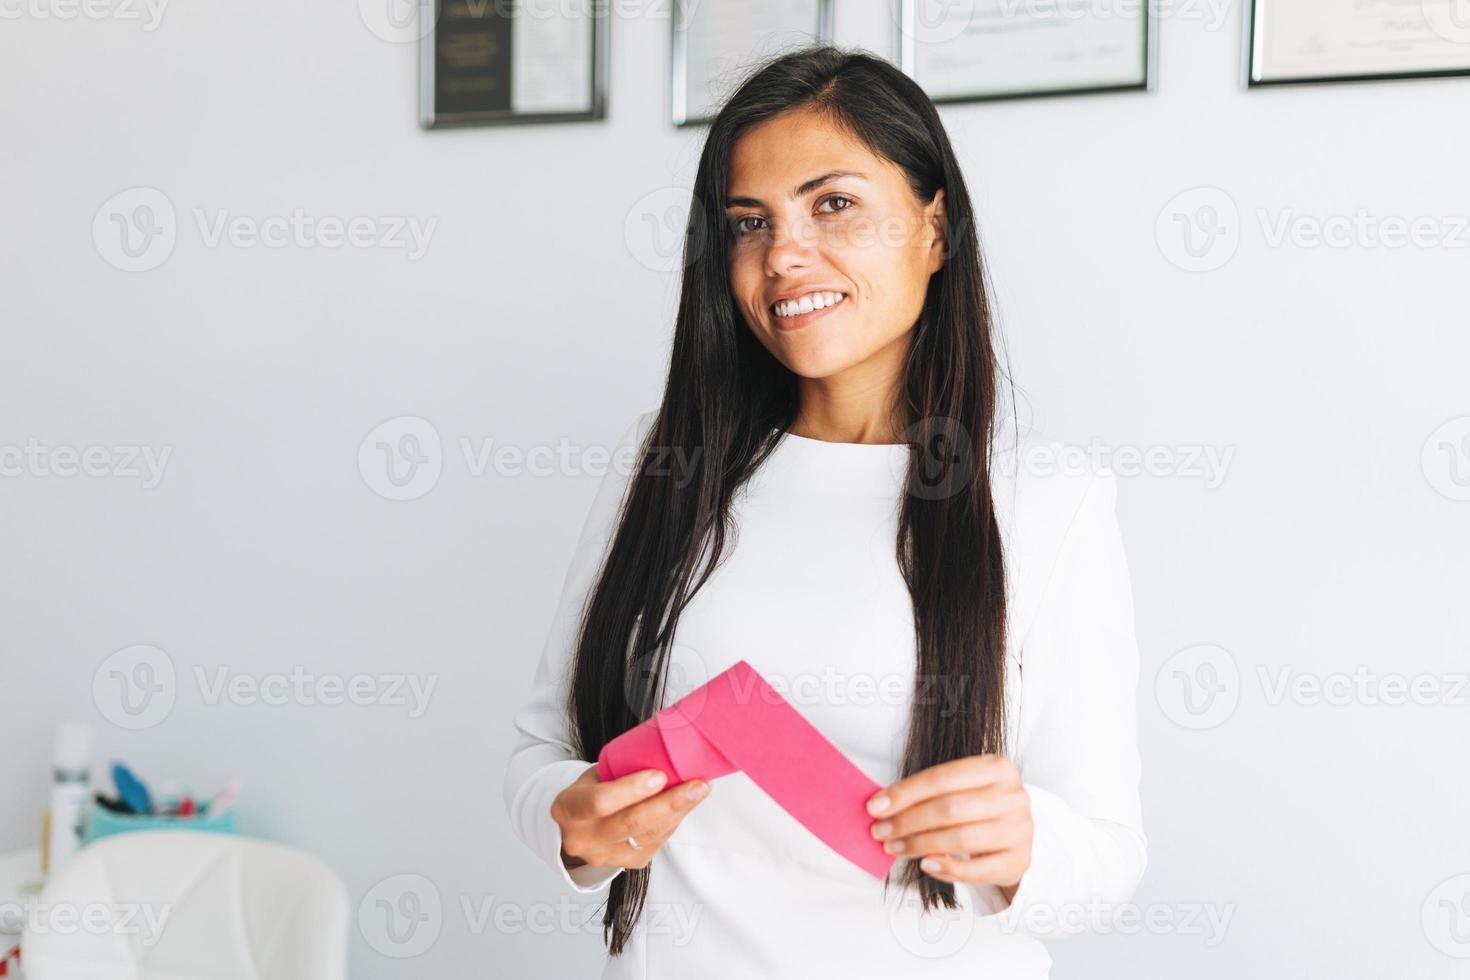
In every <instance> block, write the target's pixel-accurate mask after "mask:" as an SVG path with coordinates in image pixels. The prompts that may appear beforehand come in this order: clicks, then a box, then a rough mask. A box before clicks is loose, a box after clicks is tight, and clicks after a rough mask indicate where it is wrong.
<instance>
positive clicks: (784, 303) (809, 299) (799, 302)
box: [772, 293, 847, 317]
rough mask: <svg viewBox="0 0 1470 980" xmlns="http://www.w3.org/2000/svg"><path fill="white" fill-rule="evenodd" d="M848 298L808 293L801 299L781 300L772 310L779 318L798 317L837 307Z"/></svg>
mask: <svg viewBox="0 0 1470 980" xmlns="http://www.w3.org/2000/svg"><path fill="white" fill-rule="evenodd" d="M846 298H847V294H846V293H807V294H806V295H805V296H803V297H801V298H800V299H795V300H789V299H787V300H781V301H780V302H778V303H775V304H773V306H772V309H774V310H775V311H776V315H777V316H779V317H788V316H798V315H800V314H802V313H810V312H812V311H813V310H824V309H826V308H827V307H829V306H836V305H837V304H838V303H840V302H842V301H843V300H844V299H846Z"/></svg>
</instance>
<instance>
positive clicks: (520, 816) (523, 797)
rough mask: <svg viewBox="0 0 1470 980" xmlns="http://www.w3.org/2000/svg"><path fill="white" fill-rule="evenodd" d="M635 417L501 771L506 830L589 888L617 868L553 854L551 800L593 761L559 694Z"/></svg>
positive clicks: (631, 454) (612, 465)
mask: <svg viewBox="0 0 1470 980" xmlns="http://www.w3.org/2000/svg"><path fill="white" fill-rule="evenodd" d="M656 415H657V413H656V412H645V413H643V414H642V415H639V416H638V417H637V418H636V419H635V420H634V421H633V423H632V424H631V425H629V426H628V428H627V430H626V431H624V433H623V435H622V438H621V439H619V441H618V446H617V448H616V449H615V450H614V451H613V453H612V458H611V459H610V460H609V462H608V469H607V473H606V475H604V476H603V478H602V483H601V484H600V485H599V487H598V489H597V495H596V497H595V498H594V499H593V501H592V507H591V510H590V511H589V512H588V514H587V518H586V520H585V522H584V523H583V525H582V533H581V536H580V537H579V538H578V539H577V546H576V550H575V551H574V552H573V554H572V562H571V567H570V568H568V569H567V574H566V578H565V580H564V581H563V583H562V590H561V598H560V600H559V601H558V603H557V608H556V614H555V616H554V618H553V620H552V623H551V631H550V635H549V636H548V638H547V641H546V646H545V648H544V649H543V650H542V652H541V662H540V664H539V665H538V666H537V668H536V674H535V677H534V679H533V681H532V684H531V693H530V696H529V697H528V698H527V699H526V701H525V702H524V703H523V704H522V706H521V708H520V709H519V710H518V711H516V713H515V717H514V723H515V728H516V738H515V744H514V745H513V746H512V748H511V753H510V761H509V763H508V765H507V766H506V770H505V807H506V812H507V813H508V814H509V816H510V825H511V829H512V830H514V831H515V835H516V836H517V837H518V838H520V840H521V842H522V843H523V844H525V845H526V846H527V847H529V848H530V849H531V850H532V852H534V853H535V854H536V855H537V856H539V857H540V858H541V859H542V860H543V861H545V862H546V863H547V864H548V865H550V866H551V867H552V869H553V870H555V871H556V872H557V873H558V874H560V875H561V877H562V879H563V880H564V881H565V882H566V883H567V884H568V885H570V886H571V887H572V888H573V889H574V890H576V891H579V892H584V893H590V892H597V891H601V890H602V889H604V888H606V887H608V885H609V883H610V882H611V881H612V880H613V879H614V878H616V877H617V876H618V875H619V874H620V873H621V872H622V871H623V869H622V868H598V867H590V866H587V865H583V866H582V867H580V868H576V869H573V870H571V871H568V870H567V868H566V866H565V865H564V864H562V860H561V846H562V840H561V827H560V826H559V825H558V824H557V822H556V821H555V820H553V819H552V818H551V803H552V801H553V800H555V799H556V796H557V794H558V793H560V792H561V791H562V790H564V789H566V788H567V787H568V786H570V785H571V784H572V783H574V782H576V781H577V778H578V777H579V776H581V775H582V773H583V772H585V771H586V770H587V768H588V767H589V766H592V765H595V764H596V763H595V760H593V761H588V760H585V759H579V758H577V756H576V755H575V753H574V751H573V742H572V737H571V723H570V720H569V718H568V715H567V695H568V693H569V683H570V679H571V669H572V658H573V656H574V655H575V653H576V650H575V643H576V639H577V628H578V626H579V625H580V623H581V617H582V612H583V607H584V605H585V604H586V602H587V599H588V596H589V593H590V591H591V588H592V585H593V582H594V580H595V579H596V577H597V573H598V571H599V570H600V568H601V566H602V562H603V559H604V557H605V556H606V553H607V550H608V547H609V546H610V544H611V540H612V533H613V530H614V526H615V523H616V521H617V518H618V514H619V511H620V510H621V508H622V504H623V497H624V495H625V493H626V491H627V488H628V486H629V485H630V484H631V482H632V480H631V477H632V473H633V470H634V468H635V466H636V463H637V449H638V447H639V446H641V445H642V442H643V438H644V436H645V435H646V433H647V432H648V429H649V428H650V427H651V426H652V424H653V421H654V419H655V418H656Z"/></svg>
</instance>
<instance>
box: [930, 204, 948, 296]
mask: <svg viewBox="0 0 1470 980" xmlns="http://www.w3.org/2000/svg"><path fill="white" fill-rule="evenodd" d="M944 212H945V207H944V188H943V187H941V188H939V190H937V191H935V192H934V199H933V200H932V201H930V202H929V203H928V204H926V205H924V221H925V224H926V225H928V227H929V229H930V233H931V234H932V235H933V239H932V240H931V241H930V243H929V274H930V275H931V276H932V275H933V274H934V273H936V272H938V271H939V270H940V269H942V268H943V267H944V262H945V259H947V258H948V257H949V222H948V219H947V218H946V217H945V213H944Z"/></svg>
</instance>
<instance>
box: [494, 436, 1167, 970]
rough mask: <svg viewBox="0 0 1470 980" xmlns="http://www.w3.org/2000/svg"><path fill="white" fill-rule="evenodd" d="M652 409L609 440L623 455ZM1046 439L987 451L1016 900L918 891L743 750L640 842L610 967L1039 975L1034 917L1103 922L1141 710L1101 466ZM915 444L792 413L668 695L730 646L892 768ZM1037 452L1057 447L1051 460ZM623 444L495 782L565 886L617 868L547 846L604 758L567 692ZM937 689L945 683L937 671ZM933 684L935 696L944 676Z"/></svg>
mask: <svg viewBox="0 0 1470 980" xmlns="http://www.w3.org/2000/svg"><path fill="white" fill-rule="evenodd" d="M654 416H655V413H654V412H646V413H644V414H642V415H640V416H638V417H637V419H635V420H634V422H633V423H632V424H631V425H630V426H629V427H628V429H627V430H626V431H625V433H624V434H623V437H622V440H621V442H620V446H619V449H618V451H617V452H616V453H615V454H614V460H615V461H616V460H619V459H621V460H623V461H624V463H626V461H627V460H628V459H629V458H630V455H629V454H630V453H631V451H632V450H631V447H634V446H636V445H638V444H641V442H642V441H643V438H644V436H645V434H646V433H647V432H648V429H649V428H650V427H651V425H652V423H653V420H654ZM1079 459H1080V454H1072V455H1067V454H1066V453H1065V451H1064V449H1063V447H1060V446H1058V445H1056V444H1054V443H1043V444H1027V443H1023V444H1022V446H1021V447H1020V448H1019V449H1018V448H1016V447H1014V446H1012V447H1011V448H1009V449H1007V450H1002V451H999V452H998V453H997V456H996V458H995V466H994V473H993V476H992V488H993V493H994V498H995V503H996V510H997V514H998V516H999V520H1000V524H1001V529H1002V541H1003V543H1004V547H1005V560H1006V572H1007V604H1008V613H1007V631H1008V641H1007V679H1006V707H1007V728H1008V731H1007V746H1008V751H1009V753H1010V755H1011V757H1012V758H1013V759H1014V761H1015V762H1016V763H1017V765H1018V766H1019V768H1020V771H1021V776H1022V780H1023V783H1024V785H1025V788H1026V791H1027V792H1028V794H1029V796H1030V800H1031V815H1032V820H1033V822H1034V826H1035V834H1034V839H1033V844H1032V855H1031V866H1030V869H1029V870H1028V871H1026V873H1025V875H1024V876H1023V878H1022V880H1021V883H1020V887H1019V890H1018V892H1017V894H1016V896H1015V900H1014V902H1011V903H1007V902H1006V900H1005V898H1004V896H1003V895H1002V894H1001V893H1000V891H999V889H997V888H995V887H993V886H976V885H969V884H962V885H957V886H956V887H955V894H956V897H957V899H958V901H959V908H958V909H955V910H947V909H944V908H943V907H942V906H941V907H938V908H936V909H934V910H933V911H931V912H929V913H927V914H924V913H922V905H921V903H920V901H919V898H918V895H917V892H916V891H914V890H911V889H906V888H904V887H902V886H901V884H900V883H899V882H898V881H897V875H898V872H899V870H901V867H902V865H901V863H900V864H895V866H894V870H893V872H891V874H890V877H891V879H892V881H891V882H890V884H889V888H888V891H889V894H888V896H887V898H886V900H885V898H884V895H883V888H882V884H881V883H880V882H879V881H878V880H877V879H875V878H873V877H872V876H871V875H869V874H867V873H866V872H864V871H861V870H859V869H858V868H857V867H855V866H854V865H852V864H850V863H848V862H847V861H846V860H845V859H843V858H842V857H840V856H839V855H837V854H836V853H835V852H833V851H831V850H830V849H829V848H827V847H826V845H825V844H823V843H822V842H821V841H820V840H819V839H818V838H816V837H815V836H814V835H812V834H811V833H810V832H809V831H807V830H806V829H805V828H804V827H803V826H801V824H799V823H797V822H796V821H795V820H794V819H793V818H792V817H791V816H790V815H788V814H787V813H786V812H785V811H784V810H782V809H781V808H780V807H779V806H778V805H777V804H776V803H775V802H774V801H772V800H771V799H770V798H769V797H767V796H766V795H765V794H764V793H763V792H762V791H761V790H760V789H759V788H757V787H756V786H755V784H754V783H752V782H751V781H750V779H749V777H747V776H746V775H745V774H744V773H734V774H731V775H729V776H724V777H721V778H719V779H717V780H715V781H714V782H713V783H711V792H710V795H709V796H708V797H707V798H706V799H705V800H704V801H703V802H701V803H700V804H699V805H698V806H696V807H695V808H694V810H693V811H692V812H691V813H690V814H689V816H688V817H686V818H685V820H684V822H683V823H682V824H681V825H680V826H679V828H678V829H677V830H676V831H675V833H674V834H673V836H672V837H671V838H670V839H669V840H668V841H667V842H666V843H665V844H664V846H663V848H662V849H661V850H660V851H659V852H658V853H657V854H656V855H655V856H654V858H653V861H652V863H651V865H650V878H649V888H648V895H647V899H646V902H645V906H644V911H643V915H642V918H641V919H640V921H639V925H638V929H637V931H636V932H635V933H634V935H633V936H632V937H631V939H630V941H629V943H628V946H627V947H626V949H625V950H624V952H623V953H622V954H621V955H619V956H616V957H608V958H607V960H606V963H605V967H604V969H603V972H602V977H603V980H644V978H647V980H652V978H660V980H663V978H669V980H673V978H678V980H686V978H689V977H701V978H725V977H729V978H742V980H745V978H754V977H761V978H775V977H793V978H797V977H799V978H802V980H809V978H812V977H829V976H830V977H843V978H851V980H858V978H866V977H873V978H879V977H882V978H884V980H889V978H892V977H895V976H906V975H908V974H909V973H914V974H916V975H920V976H924V977H944V978H950V977H953V978H960V977H964V978H966V980H976V978H982V977H983V978H986V980H1012V978H1017V980H1019V978H1028V980H1030V978H1044V977H1046V976H1047V974H1048V971H1049V968H1050V965H1051V958H1050V956H1049V955H1048V953H1047V952H1046V949H1045V946H1044V944H1043V943H1042V942H1041V941H1040V940H1039V938H1038V936H1042V935H1056V934H1062V933H1072V932H1075V931H1078V930H1079V929H1086V928H1087V927H1088V926H1089V924H1091V923H1094V922H1098V921H1104V920H1105V917H1106V915H1107V912H1108V909H1109V908H1112V907H1116V906H1117V905H1118V904H1119V903H1123V902H1126V901H1127V900H1128V899H1129V898H1130V897H1131V895H1132V893H1133V889H1134V887H1135V886H1136V884H1137V882H1138V880H1139V878H1140V876H1141V875H1142V873H1143V869H1144V864H1145V853H1146V851H1145V848H1146V844H1145V838H1144V833H1143V827H1142V821H1141V817H1140V812H1139V798H1138V783H1139V758H1138V750H1137V738H1136V732H1135V720H1136V691H1137V681H1138V650H1137V643H1136V640H1135V638H1134V622H1133V599H1132V590H1131V584H1130V578H1129V574H1128V568H1127V563H1126V558H1125V555H1124V551H1123V545H1122V541H1121V539H1120V535H1119V529H1118V524H1117V520H1116V518H1115V516H1114V501H1115V495H1116V482H1115V478H1114V476H1113V475H1112V474H1111V473H1110V472H1108V471H1106V470H1098V471H1092V470H1090V469H1089V468H1087V467H1085V466H1078V465H1075V464H1076V463H1077V461H1078V460H1079ZM907 461H908V448H907V447H906V446H904V445H867V444H856V443H834V442H825V441H822V440H817V439H810V438H805V437H801V436H796V435H792V434H789V433H788V434H787V435H785V436H783V437H782V440H781V442H780V444H779V445H778V446H777V448H776V449H775V451H774V452H773V453H772V455H771V456H770V457H768V458H767V460H766V461H765V462H764V463H763V464H762V465H761V467H760V468H759V469H757V471H756V472H755V473H754V474H753V475H752V477H751V479H750V481H749V482H748V483H747V484H746V486H745V487H744V488H742V490H741V491H740V492H739V493H738V494H737V495H736V497H735V499H734V502H733V505H732V506H733V508H734V513H735V519H736V523H737V528H738V533H737V535H736V537H735V539H734V541H733V542H732V543H731V544H729V545H727V552H726V555H725V557H724V559H723V560H722V561H721V563H720V565H719V566H718V567H717V568H716V570H715V572H714V574H713V575H712V576H711V578H710V580H709V581H708V582H707V583H706V584H705V586H704V587H703V588H702V589H701V590H700V591H699V592H698V593H697V594H696V595H695V597H694V599H693V601H692V602H691V603H690V604H689V605H688V606H687V607H686V608H685V610H684V612H683V614H682V616H681V617H680V621H679V625H678V629H677V632H676V634H675V637H674V649H673V659H672V660H671V662H670V668H669V680H668V694H667V697H666V700H665V701H664V702H662V703H661V704H665V705H666V704H671V703H673V702H674V701H675V700H677V699H678V698H680V697H682V696H683V695H684V694H687V693H688V692H689V691H692V690H694V689H695V688H697V687H698V686H700V685H701V684H703V683H704V682H705V681H707V680H709V679H710V678H711V677H713V676H715V675H716V674H718V673H719V672H721V671H723V670H725V669H726V668H727V667H729V666H731V665H732V664H733V663H735V662H736V661H737V660H740V659H744V660H746V661H748V662H749V663H750V664H751V666H753V667H754V668H755V669H756V670H758V671H759V672H760V673H761V674H762V675H763V676H764V677H765V678H766V679H767V680H768V681H770V682H771V684H772V686H773V687H775V688H776V689H777V690H778V691H780V692H781V693H782V694H783V695H785V696H786V698H787V700H789V701H790V702H791V703H792V704H793V705H794V706H795V707H796V708H797V710H799V711H800V712H801V713H802V714H803V715H804V716H806V718H807V719H808V720H810V721H811V722H812V723H813V724H814V725H815V726H816V727H817V728H818V729H819V730H820V731H821V732H822V733H823V734H824V735H826V736H827V737H828V738H829V739H831V740H832V742H833V743H835V744H836V746H837V747H838V748H839V749H841V750H842V751H843V752H844V753H846V755H847V756H848V757H849V758H850V759H852V760H853V762H854V763H855V764H856V765H857V766H858V767H859V768H860V769H862V770H863V771H864V772H866V773H867V774H868V775H869V776H871V777H872V778H873V779H874V780H875V781H877V782H878V783H879V784H881V785H884V786H886V785H888V784H890V783H892V782H894V781H895V780H897V779H898V778H899V776H900V772H899V766H900V764H901V761H902V751H903V743H904V737H905V733H906V725H907V723H908V718H909V714H910V710H911V706H912V703H913V700H914V698H916V697H920V698H923V697H931V698H939V699H943V698H945V697H946V690H947V688H946V686H945V685H944V684H943V683H930V682H926V681H924V680H921V679H916V678H915V652H914V622H913V606H912V602H911V599H910V597H909V593H908V590H907V588H906V586H905V584H904V582H903V579H902V577H901V575H900V573H899V569H898V564H897V559H896V557H895V553H894V542H895V538H896V535H897V521H898V506H899V503H900V499H901V495H902V494H903V492H904V470H905V466H906V465H907ZM1048 461H1050V462H1048ZM632 469H633V467H631V466H628V465H621V466H614V467H612V468H611V469H610V470H609V472H608V474H607V476H606V477H604V479H603V482H602V484H601V486H600V487H599V489H598V492H597V495H596V498H595V500H594V502H593V505H592V508H591V511H590V513H589V514H588V516H587V519H586V523H585V524H584V526H583V529H582V533H581V536H580V539H579V540H578V542H577V546H576V551H575V554H574V556H573V558H572V562H571V567H570V569H569V570H568V572H567V576H566V580H565V582H564V585H563V590H562V596H561V600H560V603H559V606H558V609H557V612H556V616H555V620H554V622H553V624H552V628H551V631H550V636H549V638H548V640H547V644H546V647H545V649H544V651H543V653H542V656H541V661H540V664H539V666H538V668H537V670H536V673H535V678H534V681H533V686H532V690H531V692H530V696H529V698H528V699H527V701H526V702H525V704H524V706H523V707H522V708H521V709H520V710H519V711H518V712H517V713H516V715H515V719H514V721H515V729H516V739H515V744H514V747H513V749H512V752H511V756H510V760H509V766H508V769H507V772H506V777H505V800H506V806H507V809H508V812H509V815H510V819H511V826H512V827H513V828H514V831H515V833H516V835H517V836H518V837H519V838H520V839H521V841H522V842H524V843H525V844H526V846H528V847H530V848H531V849H532V850H533V851H534V852H535V853H536V854H537V855H539V856H540V857H541V859H542V860H543V861H545V862H546V863H547V865H549V866H550V867H551V868H552V869H553V871H554V872H555V873H556V874H558V875H559V876H560V877H561V878H562V879H563V880H564V881H565V882H566V884H567V885H569V886H570V887H571V888H572V889H574V890H575V891H578V892H582V893H585V894H588V895H594V894H596V893H599V892H605V891H606V889H607V887H608V885H609V883H610V882H611V880H612V879H613V878H614V877H615V876H617V875H619V874H622V873H623V869H621V868H596V867H586V866H584V867H580V868H577V869H575V870H572V871H568V870H567V869H566V868H565V867H564V866H563V864H562V862H561V831H560V828H559V827H558V825H557V824H556V822H555V821H554V820H552V818H551V813H550V808H551V803H552V800H553V799H555V798H556V795H557V794H558V793H560V792H561V791H562V790H563V789H565V788H566V787H567V786H568V785H570V784H571V783H572V782H574V781H575V780H576V779H577V777H578V776H580V775H581V774H582V772H583V771H585V770H586V769H587V767H588V766H589V765H591V764H593V762H594V761H595V760H587V759H579V758H576V757H575V756H574V755H573V751H572V748H571V746H572V740H571V735H570V731H571V729H570V723H569V721H568V717H567V712H566V699H567V693H568V682H569V677H570V670H571V664H572V657H573V654H574V640H575V635H576V629H577V626H578V620H579V618H580V616H581V613H582V609H583V604H584V603H585V601H586V599H587V596H588V592H589V590H590V589H591V587H592V585H593V580H594V577H595V575H596V573H597V570H598V567H599V565H600V563H601V561H602V558H603V556H604V554H605V551H606V549H607V547H608V546H609V544H610V540H611V535H612V532H613V530H614V522H615V521H616V519H617V515H618V510H619V507H620V505H621V503H622V499H623V496H624V494H625V492H626V490H627V487H628V484H629V481H630V475H629V474H630V472H631V471H632ZM950 696H951V697H952V695H950ZM941 703H944V702H943V701H941Z"/></svg>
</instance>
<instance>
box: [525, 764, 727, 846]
mask: <svg viewBox="0 0 1470 980" xmlns="http://www.w3.org/2000/svg"><path fill="white" fill-rule="evenodd" d="M667 779H668V777H666V776H665V775H664V774H663V773H662V772H660V771H659V770H657V769H642V770H639V771H638V772H632V773H629V774H628V775H626V776H623V777H621V778H619V779H614V780H611V781H609V782H606V783H604V782H602V781H601V780H599V779H598V778H597V767H596V766H595V765H594V766H591V767H590V768H588V770H587V771H586V772H584V773H582V775H581V776H580V777H578V779H577V781H576V782H575V783H572V785H570V786H568V787H567V788H566V789H564V790H562V791H561V792H560V793H558V794H557V796H556V799H554V800H552V801H551V818H552V819H553V820H555V821H556V822H557V825H558V826H559V827H561V860H562V864H564V865H566V867H567V868H568V869H570V868H580V867H582V866H583V865H592V866H593V867H599V868H642V867H646V866H647V865H648V862H650V861H652V860H653V855H654V854H655V853H657V851H658V849H659V848H660V847H662V846H663V843H664V841H666V840H668V839H669V837H670V835H672V834H673V832H674V831H675V830H676V829H677V828H678V826H679V824H680V823H681V822H682V821H683V820H684V817H685V816H687V815H688V814H689V812H690V811H691V810H693V809H694V808H695V807H696V806H698V805H699V801H700V800H702V799H704V798H705V797H706V796H708V795H709V790H710V784H709V783H708V782H706V781H705V780H703V779H691V780H689V781H688V782H687V783H680V784H679V785H678V786H675V787H674V788H673V789H671V790H668V791H667V792H663V791H662V790H663V788H664V783H665V782H667ZM629 838H632V839H633V840H634V841H635V842H636V843H637V845H638V846H637V847H636V848H635V847H633V846H632V845H631V844H629V843H628V840H629Z"/></svg>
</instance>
